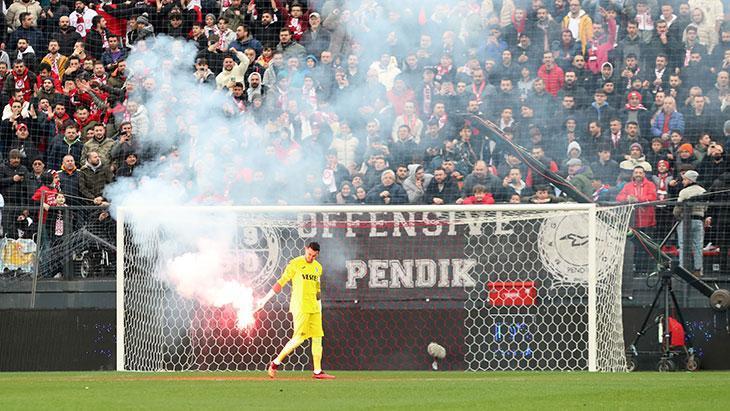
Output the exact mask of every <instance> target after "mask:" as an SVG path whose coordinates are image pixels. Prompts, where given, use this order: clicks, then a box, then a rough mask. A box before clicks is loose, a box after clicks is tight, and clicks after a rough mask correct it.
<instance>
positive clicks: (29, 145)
mask: <svg viewBox="0 0 730 411" xmlns="http://www.w3.org/2000/svg"><path fill="white" fill-rule="evenodd" d="M29 137H30V131H29V130H28V124H26V123H22V122H18V123H16V125H15V139H14V140H13V141H12V142H11V143H10V147H9V149H10V150H13V149H15V150H18V152H19V153H20V159H21V163H22V164H23V165H24V166H25V167H26V168H28V169H30V167H31V165H32V163H33V160H34V159H36V158H38V157H40V153H39V151H38V148H37V147H36V145H35V143H33V142H32V141H31V139H30V138H29Z"/></svg>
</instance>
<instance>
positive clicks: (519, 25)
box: [512, 12, 527, 35]
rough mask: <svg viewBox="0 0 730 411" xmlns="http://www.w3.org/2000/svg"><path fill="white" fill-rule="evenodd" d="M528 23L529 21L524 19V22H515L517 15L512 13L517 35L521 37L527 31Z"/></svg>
mask: <svg viewBox="0 0 730 411" xmlns="http://www.w3.org/2000/svg"><path fill="white" fill-rule="evenodd" d="M526 21H527V19H522V21H517V20H515V13H514V12H513V13H512V26H514V28H515V30H517V35H520V34H522V32H523V31H525V22H526Z"/></svg>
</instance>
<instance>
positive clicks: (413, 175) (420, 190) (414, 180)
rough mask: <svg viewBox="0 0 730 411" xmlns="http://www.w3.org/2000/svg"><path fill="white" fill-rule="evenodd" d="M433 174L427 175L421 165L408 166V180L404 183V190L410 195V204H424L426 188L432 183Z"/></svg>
mask: <svg viewBox="0 0 730 411" xmlns="http://www.w3.org/2000/svg"><path fill="white" fill-rule="evenodd" d="M432 178H433V175H432V174H426V172H425V171H424V169H423V166H422V165H420V164H409V165H408V178H406V180H405V181H404V182H403V188H404V189H405V190H406V193H407V194H408V202H409V203H410V204H423V202H424V196H425V194H426V188H427V187H428V185H429V184H430V183H431V179H432Z"/></svg>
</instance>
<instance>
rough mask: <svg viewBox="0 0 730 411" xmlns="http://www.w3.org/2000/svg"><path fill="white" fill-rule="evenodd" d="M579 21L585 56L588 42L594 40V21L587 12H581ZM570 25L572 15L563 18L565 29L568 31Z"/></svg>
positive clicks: (579, 33) (579, 31)
mask: <svg viewBox="0 0 730 411" xmlns="http://www.w3.org/2000/svg"><path fill="white" fill-rule="evenodd" d="M578 19H579V23H578V38H579V39H580V44H581V45H582V47H581V48H582V49H581V52H582V53H583V54H585V52H586V45H587V44H588V40H590V39H592V38H593V20H591V18H590V17H589V16H588V14H586V12H585V10H581V11H580V13H579V17H578ZM569 25H570V13H568V14H567V15H566V16H565V17H563V29H567V28H568V26H569Z"/></svg>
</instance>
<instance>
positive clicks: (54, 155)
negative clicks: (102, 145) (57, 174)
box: [46, 135, 84, 170]
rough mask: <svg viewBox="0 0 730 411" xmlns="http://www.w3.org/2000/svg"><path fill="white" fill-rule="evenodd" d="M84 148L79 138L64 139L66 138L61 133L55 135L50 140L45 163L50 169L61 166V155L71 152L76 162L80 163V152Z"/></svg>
mask: <svg viewBox="0 0 730 411" xmlns="http://www.w3.org/2000/svg"><path fill="white" fill-rule="evenodd" d="M83 149H84V143H82V142H81V139H79V138H77V139H76V140H74V141H73V142H70V143H69V142H68V141H66V138H65V137H64V136H62V135H60V136H56V137H54V138H53V140H52V142H51V146H50V147H49V148H48V153H47V156H46V165H47V166H48V168H49V169H51V170H56V169H60V168H61V164H62V163H63V157H65V156H66V155H68V154H71V155H72V156H73V158H74V160H75V161H76V164H81V153H82V151H83Z"/></svg>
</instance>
